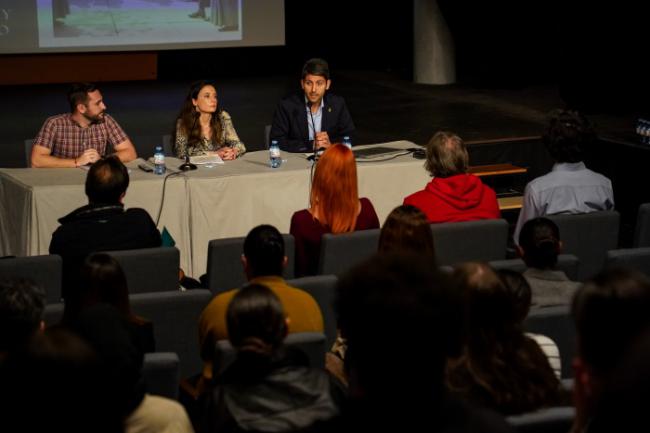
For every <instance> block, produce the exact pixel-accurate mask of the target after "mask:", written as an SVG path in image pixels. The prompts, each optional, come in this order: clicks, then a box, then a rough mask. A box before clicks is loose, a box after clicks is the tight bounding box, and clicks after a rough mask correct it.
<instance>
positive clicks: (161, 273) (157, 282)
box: [106, 247, 180, 294]
mask: <svg viewBox="0 0 650 433" xmlns="http://www.w3.org/2000/svg"><path fill="white" fill-rule="evenodd" d="M106 254H110V255H111V256H113V257H114V258H115V259H116V260H117V261H118V262H119V263H120V266H122V269H123V270H124V274H125V275H126V283H127V285H128V287H129V293H132V294H133V293H149V292H162V291H168V290H178V289H179V283H178V270H179V267H180V252H179V251H178V248H176V247H157V248H141V249H137V250H120V251H106Z"/></svg>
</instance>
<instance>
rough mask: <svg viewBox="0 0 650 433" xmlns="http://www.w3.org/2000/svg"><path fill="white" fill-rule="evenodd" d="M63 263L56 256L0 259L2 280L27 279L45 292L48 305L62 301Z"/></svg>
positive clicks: (0, 276) (0, 277)
mask: <svg viewBox="0 0 650 433" xmlns="http://www.w3.org/2000/svg"><path fill="white" fill-rule="evenodd" d="M62 266H63V262H62V260H61V257H60V256H58V255H56V254H50V255H44V256H30V257H7V258H3V259H0V279H5V278H11V279H14V278H25V279H28V280H31V281H33V282H35V283H36V284H38V285H39V286H40V287H41V288H43V290H45V299H46V302H47V303H48V304H50V303H55V302H60V301H61V276H62V272H63V271H62V269H61V267H62Z"/></svg>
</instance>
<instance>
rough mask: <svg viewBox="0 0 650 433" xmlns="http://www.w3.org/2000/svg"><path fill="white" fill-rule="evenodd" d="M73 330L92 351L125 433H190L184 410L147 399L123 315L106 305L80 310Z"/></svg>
mask: <svg viewBox="0 0 650 433" xmlns="http://www.w3.org/2000/svg"><path fill="white" fill-rule="evenodd" d="M74 330H75V331H76V332H77V333H78V335H79V336H81V337H82V338H84V339H85V340H86V342H87V343H88V344H89V345H90V346H91V347H92V348H93V349H94V351H95V353H96V354H97V356H98V358H99V361H100V365H101V367H102V371H103V373H104V375H105V377H106V379H108V381H109V386H108V387H107V388H105V392H106V393H107V394H109V395H111V396H112V399H111V402H112V403H113V404H115V405H116V406H117V410H118V411H119V412H120V414H121V416H122V418H123V420H124V432H125V433H141V432H152V433H153V432H178V433H193V431H194V430H193V428H192V424H191V423H190V420H189V417H188V416H187V413H186V412H185V409H183V407H182V406H181V405H180V404H179V403H178V402H177V401H174V400H170V399H168V398H164V397H160V396H154V395H149V394H147V393H146V392H145V387H144V379H143V377H142V364H143V362H144V356H143V353H142V351H141V350H139V349H138V347H137V346H136V341H135V340H134V339H133V335H132V334H131V332H130V329H129V327H128V323H127V322H126V321H125V319H124V317H123V314H122V313H121V312H120V311H118V310H117V309H116V308H115V307H113V306H111V305H108V304H102V303H99V304H95V305H93V306H90V307H88V308H86V309H84V310H83V311H82V312H81V313H80V314H79V316H78V318H77V321H76V322H75V326H74Z"/></svg>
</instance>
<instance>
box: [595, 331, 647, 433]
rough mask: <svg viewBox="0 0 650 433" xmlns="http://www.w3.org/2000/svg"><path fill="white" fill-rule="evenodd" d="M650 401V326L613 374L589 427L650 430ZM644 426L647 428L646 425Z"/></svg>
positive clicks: (599, 431) (600, 432)
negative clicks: (649, 412)
mask: <svg viewBox="0 0 650 433" xmlns="http://www.w3.org/2000/svg"><path fill="white" fill-rule="evenodd" d="M648 401H650V329H648V330H646V331H645V332H644V334H643V336H642V337H640V338H639V339H638V340H636V341H635V342H634V343H633V344H632V345H631V348H630V350H627V351H626V353H625V356H624V358H623V359H622V361H621V362H620V363H619V364H618V366H617V367H616V369H615V370H614V372H613V373H612V375H611V380H610V383H609V386H608V387H607V389H606V390H604V392H603V396H602V397H601V401H600V402H599V404H598V407H597V409H596V410H595V411H594V417H593V419H592V420H591V422H590V423H589V428H588V429H586V431H588V432H589V433H611V432H631V431H647V430H646V428H648V427H649V425H648V413H647V411H648ZM644 426H645V427H644Z"/></svg>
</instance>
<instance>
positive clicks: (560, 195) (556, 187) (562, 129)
mask: <svg viewBox="0 0 650 433" xmlns="http://www.w3.org/2000/svg"><path fill="white" fill-rule="evenodd" d="M595 138H596V136H595V133H594V130H593V128H592V126H591V124H590V123H589V121H588V120H587V119H586V118H585V117H584V116H583V115H582V114H580V113H578V112H576V111H569V110H554V111H552V112H551V113H550V114H549V118H548V122H547V125H546V128H545V130H544V134H543V136H542V140H543V142H544V145H545V146H546V150H547V151H548V153H549V154H550V156H551V158H553V161H555V165H553V169H552V170H551V172H550V173H548V174H545V175H544V176H541V177H538V178H537V179H534V180H533V181H532V182H530V183H529V184H528V185H526V189H525V191H524V202H523V207H522V209H521V212H520V213H519V219H518V220H517V226H516V228H515V232H514V239H515V242H516V241H517V239H519V231H520V230H521V228H522V227H523V225H524V223H525V222H526V221H528V220H529V219H532V218H535V217H539V216H544V215H555V214H579V213H589V212H596V211H602V210H612V209H614V191H613V190H612V182H611V181H610V180H609V179H607V178H606V177H605V176H603V175H601V174H598V173H596V172H593V171H591V170H589V169H588V168H587V167H586V166H585V163H584V162H583V161H582V158H583V151H584V150H585V149H586V148H587V147H588V146H590V145H592V144H593V141H594V140H595Z"/></svg>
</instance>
